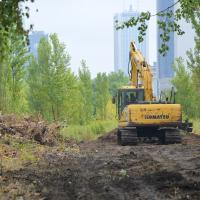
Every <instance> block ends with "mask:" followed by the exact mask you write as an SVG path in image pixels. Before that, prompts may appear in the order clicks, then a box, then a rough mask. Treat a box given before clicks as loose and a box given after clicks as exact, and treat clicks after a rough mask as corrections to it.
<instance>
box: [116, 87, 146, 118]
mask: <svg viewBox="0 0 200 200" xmlns="http://www.w3.org/2000/svg"><path fill="white" fill-rule="evenodd" d="M117 102H118V103H117V110H118V117H119V118H120V116H121V114H122V111H123V110H124V108H125V107H126V106H127V105H130V104H138V103H141V102H144V89H142V88H134V89H132V88H130V87H127V88H121V89H119V90H118V95H117Z"/></svg>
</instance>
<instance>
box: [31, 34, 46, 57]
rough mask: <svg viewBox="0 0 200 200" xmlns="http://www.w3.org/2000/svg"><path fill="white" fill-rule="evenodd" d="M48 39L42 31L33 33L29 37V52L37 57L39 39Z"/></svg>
mask: <svg viewBox="0 0 200 200" xmlns="http://www.w3.org/2000/svg"><path fill="white" fill-rule="evenodd" d="M43 37H45V38H48V34H46V33H45V32H43V31H33V32H32V33H31V34H30V35H29V49H30V52H31V53H32V54H33V55H34V56H36V57H37V47H38V44H39V42H40V39H41V38H43Z"/></svg>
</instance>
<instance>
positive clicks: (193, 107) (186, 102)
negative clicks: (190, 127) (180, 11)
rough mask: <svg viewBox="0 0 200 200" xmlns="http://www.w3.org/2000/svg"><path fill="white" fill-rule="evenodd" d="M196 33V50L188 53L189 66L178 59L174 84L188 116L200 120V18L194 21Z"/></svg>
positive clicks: (178, 98) (179, 100)
mask: <svg viewBox="0 0 200 200" xmlns="http://www.w3.org/2000/svg"><path fill="white" fill-rule="evenodd" d="M193 20H194V21H193V24H194V29H195V32H196V37H195V48H194V50H190V51H189V52H188V60H187V65H186V64H184V62H183V60H181V59H178V60H177V61H176V63H175V72H176V76H175V78H174V79H173V81H172V82H173V84H174V85H175V86H176V88H177V100H178V102H180V103H181V104H182V105H183V109H184V111H185V113H186V115H187V116H189V117H193V118H200V113H199V110H200V101H199V99H200V23H199V21H200V18H197V17H196V18H195V19H193Z"/></svg>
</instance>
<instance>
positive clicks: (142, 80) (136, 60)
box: [130, 42, 153, 101]
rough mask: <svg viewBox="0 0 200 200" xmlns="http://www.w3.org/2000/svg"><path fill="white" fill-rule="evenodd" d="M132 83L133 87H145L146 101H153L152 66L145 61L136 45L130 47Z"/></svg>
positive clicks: (132, 44)
mask: <svg viewBox="0 0 200 200" xmlns="http://www.w3.org/2000/svg"><path fill="white" fill-rule="evenodd" d="M130 63H131V70H130V81H131V85H132V86H134V87H136V88H139V87H144V94H145V95H144V98H145V101H153V89H152V77H153V76H152V73H151V69H150V66H149V65H148V64H147V62H146V61H145V59H144V57H143V55H142V54H141V53H140V51H139V50H137V48H136V45H135V44H134V43H133V42H131V45H130Z"/></svg>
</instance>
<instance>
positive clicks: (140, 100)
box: [113, 42, 192, 145]
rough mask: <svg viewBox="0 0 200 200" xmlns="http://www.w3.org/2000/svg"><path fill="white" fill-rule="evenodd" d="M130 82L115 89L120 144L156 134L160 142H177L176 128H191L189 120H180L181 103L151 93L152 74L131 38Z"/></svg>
mask: <svg viewBox="0 0 200 200" xmlns="http://www.w3.org/2000/svg"><path fill="white" fill-rule="evenodd" d="M130 64H131V69H130V71H129V75H130V83H131V84H130V85H129V86H123V87H121V88H119V89H118V92H117V96H116V97H114V98H113V103H115V102H117V113H118V120H119V125H118V131H117V139H118V144H120V145H136V144H137V143H138V139H139V138H149V139H151V138H155V137H156V138H158V139H159V141H160V142H161V143H162V144H173V143H181V141H182V138H181V134H180V131H181V129H182V130H185V131H187V132H192V123H189V122H188V121H186V122H183V121H182V110H181V105H180V104H176V103H175V92H174V90H172V92H171V95H170V98H165V99H164V100H162V99H160V100H158V101H156V99H155V97H153V86H152V85H153V84H152V80H153V75H152V72H151V67H150V66H149V65H148V63H147V62H146V61H145V58H144V57H143V55H142V54H141V52H140V51H139V50H138V49H137V48H136V45H135V43H134V42H131V44H130Z"/></svg>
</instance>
